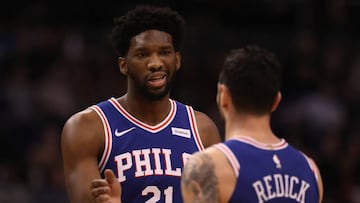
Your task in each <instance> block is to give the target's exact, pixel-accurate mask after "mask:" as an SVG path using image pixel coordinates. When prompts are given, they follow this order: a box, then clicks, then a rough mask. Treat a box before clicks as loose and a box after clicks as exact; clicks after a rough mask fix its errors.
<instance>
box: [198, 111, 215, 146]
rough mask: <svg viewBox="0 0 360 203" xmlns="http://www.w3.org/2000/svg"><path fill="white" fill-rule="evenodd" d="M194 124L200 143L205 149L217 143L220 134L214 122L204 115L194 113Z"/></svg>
mask: <svg viewBox="0 0 360 203" xmlns="http://www.w3.org/2000/svg"><path fill="white" fill-rule="evenodd" d="M195 117H196V123H197V127H198V130H199V134H200V138H201V141H202V143H203V145H204V147H205V148H207V147H210V146H211V145H213V144H216V143H219V142H220V141H221V139H220V133H219V129H218V128H217V126H216V125H215V123H214V121H213V120H212V119H210V118H209V116H207V115H206V114H204V113H202V112H199V111H195Z"/></svg>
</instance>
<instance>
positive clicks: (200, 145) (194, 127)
mask: <svg viewBox="0 0 360 203" xmlns="http://www.w3.org/2000/svg"><path fill="white" fill-rule="evenodd" d="M186 111H187V114H188V118H189V123H190V128H191V132H192V134H193V135H194V140H195V143H196V146H197V147H198V149H199V151H203V150H204V149H205V147H204V145H203V143H202V141H201V137H200V133H199V130H198V127H197V124H196V118H195V113H194V109H193V108H192V107H191V106H188V105H186Z"/></svg>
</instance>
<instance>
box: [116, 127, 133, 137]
mask: <svg viewBox="0 0 360 203" xmlns="http://www.w3.org/2000/svg"><path fill="white" fill-rule="evenodd" d="M134 129H135V127H132V128H129V129H126V130H123V131H120V132H119V131H118V129H117V128H116V130H115V136H116V137H120V136H123V135H124V134H126V133H128V132H130V131H132V130H134Z"/></svg>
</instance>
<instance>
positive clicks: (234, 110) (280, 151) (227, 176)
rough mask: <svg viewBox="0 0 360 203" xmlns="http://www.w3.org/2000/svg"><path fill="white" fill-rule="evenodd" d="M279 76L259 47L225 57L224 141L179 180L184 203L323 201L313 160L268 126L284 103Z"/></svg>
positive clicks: (221, 92)
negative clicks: (272, 116) (274, 112)
mask: <svg viewBox="0 0 360 203" xmlns="http://www.w3.org/2000/svg"><path fill="white" fill-rule="evenodd" d="M280 72H281V70H280V65H279V63H278V61H277V59H276V58H275V56H274V55H273V54H272V53H270V52H268V51H266V50H265V49H263V48H260V47H258V46H247V47H244V48H241V49H237V50H233V51H231V52H230V54H229V55H228V56H227V58H226V60H225V62H224V65H223V69H222V71H221V73H220V77H219V82H218V92H217V103H218V107H219V111H220V113H221V115H222V116H223V118H224V121H225V139H226V140H225V142H224V143H219V144H216V145H214V146H212V147H210V148H207V149H206V150H205V151H203V152H198V153H195V154H194V155H193V156H191V158H190V159H189V160H188V162H187V164H186V165H185V167H184V170H183V176H182V181H181V187H182V194H183V198H184V202H189V203H190V202H198V203H215V202H220V203H225V202H229V203H235V202H242V203H254V202H259V203H260V202H271V203H273V202H276V203H285V202H289V203H291V202H301V203H305V202H306V203H318V202H321V201H322V196H323V186H322V180H321V176H320V173H319V170H318V168H317V166H316V164H315V163H314V161H313V160H312V159H311V158H309V157H308V156H306V155H305V154H303V153H302V152H300V151H298V150H297V149H295V148H294V147H292V146H291V145H290V144H289V143H287V142H286V141H285V140H284V139H281V138H279V137H278V136H277V135H275V134H274V133H273V131H272V129H271V126H270V117H271V113H272V112H273V111H275V109H276V108H277V106H278V104H279V102H280V100H281V93H280V90H279V89H280V88H279V87H280Z"/></svg>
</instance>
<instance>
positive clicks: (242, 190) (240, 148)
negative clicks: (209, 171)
mask: <svg viewBox="0 0 360 203" xmlns="http://www.w3.org/2000/svg"><path fill="white" fill-rule="evenodd" d="M215 147H216V148H217V149H219V150H221V151H222V152H223V153H224V154H225V156H226V157H227V159H228V160H229V162H230V163H231V165H232V167H233V169H234V173H235V175H236V176H237V182H236V186H235V190H234V192H233V194H232V197H231V198H230V201H229V203H238V202H242V203H254V202H259V203H260V202H268V203H292V202H294V203H295V202H301V203H305V202H306V203H318V202H319V188H318V185H317V181H316V180H317V178H318V177H317V176H316V173H315V171H314V167H315V166H314V165H313V164H312V162H310V161H309V158H308V157H307V156H306V155H304V154H303V153H302V152H300V151H298V150H297V149H295V148H294V147H292V146H291V145H289V144H288V143H287V142H286V141H285V140H284V139H282V140H281V142H280V143H278V144H275V145H271V146H270V145H266V144H263V143H259V142H257V141H256V140H254V139H251V138H248V137H241V138H234V139H230V140H228V141H226V142H224V143H220V144H217V145H215Z"/></svg>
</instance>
